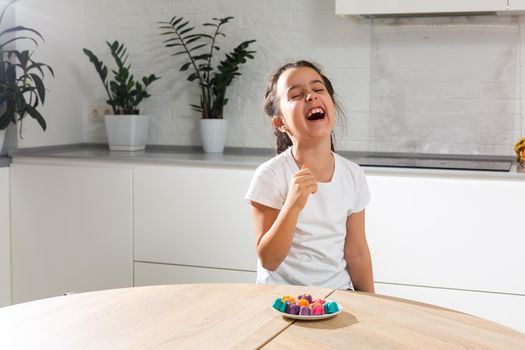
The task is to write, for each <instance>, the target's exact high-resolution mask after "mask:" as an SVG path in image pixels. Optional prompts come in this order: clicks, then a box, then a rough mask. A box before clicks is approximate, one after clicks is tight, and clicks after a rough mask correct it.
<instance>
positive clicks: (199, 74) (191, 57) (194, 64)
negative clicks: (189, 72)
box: [172, 25, 208, 117]
mask: <svg viewBox="0 0 525 350" xmlns="http://www.w3.org/2000/svg"><path fill="white" fill-rule="evenodd" d="M172 28H173V31H174V32H175V34H177V36H178V37H179V40H180V42H181V43H182V46H183V47H184V50H185V51H186V53H187V54H188V56H189V57H190V61H191V64H192V65H193V69H195V73H197V76H198V77H199V83H200V84H199V85H200V86H201V96H204V97H206V90H205V89H204V81H203V79H202V76H201V74H202V73H201V71H200V70H199V67H197V63H195V60H194V59H193V56H192V55H191V52H190V50H188V46H186V43H185V42H184V39H183V38H182V36H181V35H180V34H179V32H178V31H177V29H176V28H175V26H174V25H172ZM201 104H202V106H203V108H202V115H203V117H204V116H205V115H207V114H208V102H207V101H201Z"/></svg>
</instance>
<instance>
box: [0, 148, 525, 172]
mask: <svg viewBox="0 0 525 350" xmlns="http://www.w3.org/2000/svg"><path fill="white" fill-rule="evenodd" d="M338 153H339V154H340V155H342V156H344V157H346V158H348V159H350V160H352V161H355V162H356V163H358V164H359V163H361V161H360V160H362V159H368V158H367V157H378V156H380V157H385V156H386V155H388V157H390V158H391V159H395V158H396V157H399V158H404V159H405V158H407V157H413V155H406V154H401V153H397V154H396V153H390V154H387V153H382V154H381V153H366V152H348V151H341V152H338ZM12 156H13V160H12V161H13V162H14V163H43V164H63V163H64V162H67V164H71V163H72V162H73V163H78V164H82V163H84V162H101V163H105V165H108V163H111V164H112V165H113V166H129V165H130V164H133V166H139V167H140V166H150V165H155V166H159V165H161V166H162V165H166V166H171V165H195V166H211V167H214V166H231V167H238V168H256V167H257V166H258V165H260V164H261V163H263V162H264V161H266V160H268V159H270V158H271V157H273V156H274V153H273V150H271V149H261V148H226V149H225V151H224V153H221V154H207V153H203V152H202V150H201V148H200V147H198V146H150V147H148V148H147V149H146V151H142V152H119V151H110V150H108V149H107V146H105V145H99V144H79V145H64V146H51V147H38V148H32V149H21V150H18V151H17V152H16V153H14V154H13V155H12ZM429 156H430V155H429ZM431 156H432V157H433V158H438V159H440V158H441V159H449V160H454V159H466V158H465V156H454V155H450V156H443V155H438V156H436V155H431ZM417 157H419V159H425V158H424V157H425V155H417ZM468 159H469V161H470V160H477V159H483V161H489V162H490V160H494V161H501V160H507V161H512V159H513V158H512V157H495V156H493V157H483V158H481V157H480V156H470V157H469V158H468ZM0 164H2V163H1V162H0ZM362 167H363V169H364V170H365V172H366V173H369V174H382V173H384V174H396V175H419V176H454V177H472V176H473V177H482V178H509V179H510V178H515V179H525V172H523V170H521V169H519V167H518V166H517V164H516V162H515V161H512V166H511V169H510V171H508V172H506V171H505V172H503V171H481V170H455V169H429V168H409V167H408V168H407V167H405V168H401V167H391V166H362ZM520 170H521V171H520Z"/></svg>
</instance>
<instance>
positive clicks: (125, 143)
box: [104, 114, 150, 151]
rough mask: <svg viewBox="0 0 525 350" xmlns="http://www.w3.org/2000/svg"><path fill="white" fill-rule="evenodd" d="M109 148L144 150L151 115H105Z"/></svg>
mask: <svg viewBox="0 0 525 350" xmlns="http://www.w3.org/2000/svg"><path fill="white" fill-rule="evenodd" d="M104 122H105V124H106V133H107V135H108V144H109V149H110V150H112V151H143V150H144V149H145V148H146V143H147V141H148V133H149V124H150V116H149V115H139V114H119V115H105V116H104Z"/></svg>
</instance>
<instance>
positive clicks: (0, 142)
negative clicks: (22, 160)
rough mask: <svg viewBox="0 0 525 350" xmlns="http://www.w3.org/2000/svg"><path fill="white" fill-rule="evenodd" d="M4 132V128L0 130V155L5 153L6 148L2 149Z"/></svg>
mask: <svg viewBox="0 0 525 350" xmlns="http://www.w3.org/2000/svg"><path fill="white" fill-rule="evenodd" d="M5 134H6V129H4V130H0V156H2V155H4V154H6V153H7V150H5V149H4V143H5Z"/></svg>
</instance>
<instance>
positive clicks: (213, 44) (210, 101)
mask: <svg viewBox="0 0 525 350" xmlns="http://www.w3.org/2000/svg"><path fill="white" fill-rule="evenodd" d="M222 24H223V23H222V21H219V23H218V24H217V29H216V30H215V33H214V34H213V39H212V40H211V47H210V57H208V67H211V58H212V56H213V49H214V48H215V38H216V37H217V34H218V33H219V29H220V28H221V25H222ZM210 73H211V71H209V72H206V84H207V86H208V89H207V93H208V101H209V104H210V106H213V101H212V95H211V90H212V89H211V87H210V75H211V74H210Z"/></svg>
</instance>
